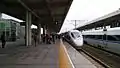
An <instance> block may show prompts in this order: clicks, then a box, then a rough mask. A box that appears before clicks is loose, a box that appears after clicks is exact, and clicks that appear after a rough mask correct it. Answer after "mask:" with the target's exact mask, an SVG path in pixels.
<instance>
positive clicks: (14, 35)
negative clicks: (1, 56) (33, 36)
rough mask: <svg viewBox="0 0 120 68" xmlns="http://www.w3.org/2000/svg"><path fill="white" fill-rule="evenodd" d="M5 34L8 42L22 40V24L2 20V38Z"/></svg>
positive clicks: (0, 30) (0, 27)
mask: <svg viewBox="0 0 120 68" xmlns="http://www.w3.org/2000/svg"><path fill="white" fill-rule="evenodd" d="M3 32H5V36H6V40H7V41H16V39H19V38H20V33H21V26H20V23H19V22H17V21H14V20H11V19H0V36H1V34H2V33H3Z"/></svg>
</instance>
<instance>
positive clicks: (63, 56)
mask: <svg viewBox="0 0 120 68" xmlns="http://www.w3.org/2000/svg"><path fill="white" fill-rule="evenodd" d="M59 68H75V67H74V65H73V63H72V61H71V59H70V57H69V55H68V53H67V50H66V48H65V46H64V45H63V43H62V41H61V40H60V47H59Z"/></svg>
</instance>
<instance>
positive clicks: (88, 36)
mask: <svg viewBox="0 0 120 68" xmlns="http://www.w3.org/2000/svg"><path fill="white" fill-rule="evenodd" d="M82 34H83V36H84V41H85V42H86V43H87V44H91V45H94V46H97V47H101V48H103V49H105V50H108V51H111V52H114V53H118V54H120V27H115V28H108V29H106V30H103V29H99V30H89V31H83V32H82Z"/></svg>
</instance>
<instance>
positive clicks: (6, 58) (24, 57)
mask: <svg viewBox="0 0 120 68" xmlns="http://www.w3.org/2000/svg"><path fill="white" fill-rule="evenodd" d="M58 54H59V53H58V46H57V45H55V44H47V45H46V44H41V45H38V46H36V47H35V46H30V47H26V46H12V47H7V48H4V49H2V48H0V68H58V67H59V64H58V63H59V62H58V56H59V55H58Z"/></svg>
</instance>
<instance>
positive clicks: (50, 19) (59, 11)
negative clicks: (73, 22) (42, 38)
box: [0, 0, 73, 32]
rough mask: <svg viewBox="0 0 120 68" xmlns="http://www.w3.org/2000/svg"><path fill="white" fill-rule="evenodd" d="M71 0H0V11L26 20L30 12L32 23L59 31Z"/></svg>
mask: <svg viewBox="0 0 120 68" xmlns="http://www.w3.org/2000/svg"><path fill="white" fill-rule="evenodd" d="M72 1H73V0H0V12H2V13H6V14H8V15H11V16H13V17H16V18H19V19H21V20H24V21H25V20H26V11H30V12H31V13H32V24H34V25H38V24H42V26H43V25H46V26H47V27H48V29H51V30H53V31H56V32H59V30H60V28H61V26H62V24H63V21H64V19H65V17H66V15H67V12H68V10H69V7H70V5H71V3H72Z"/></svg>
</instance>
